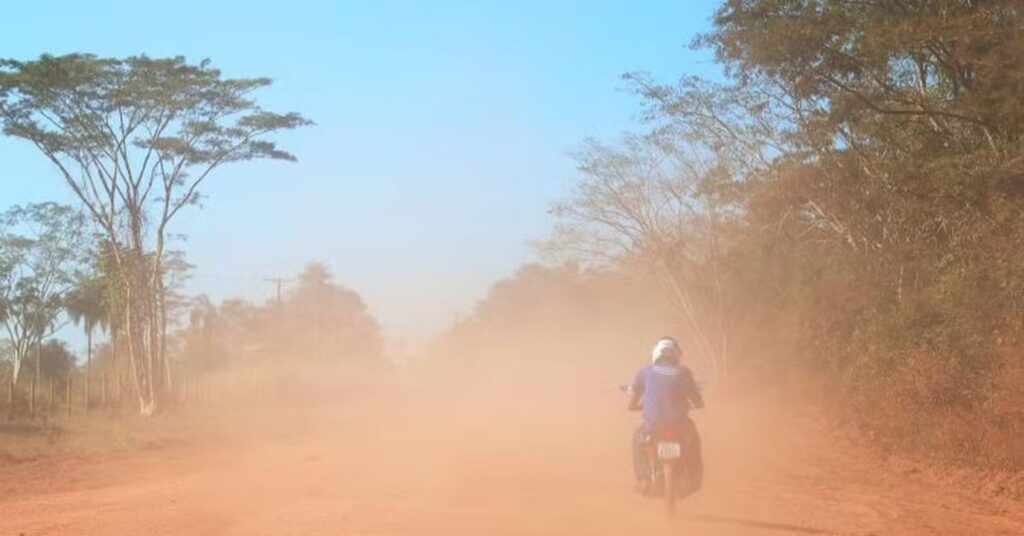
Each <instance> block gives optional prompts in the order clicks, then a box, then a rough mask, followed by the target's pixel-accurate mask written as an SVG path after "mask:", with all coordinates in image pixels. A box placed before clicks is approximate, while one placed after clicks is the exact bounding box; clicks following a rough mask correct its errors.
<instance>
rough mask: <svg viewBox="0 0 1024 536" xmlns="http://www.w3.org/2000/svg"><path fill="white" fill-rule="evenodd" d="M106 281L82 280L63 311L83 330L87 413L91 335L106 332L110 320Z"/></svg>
mask: <svg viewBox="0 0 1024 536" xmlns="http://www.w3.org/2000/svg"><path fill="white" fill-rule="evenodd" d="M108 296H109V292H108V286H107V280H106V279H105V278H103V277H100V276H93V277H88V278H85V279H82V280H81V281H80V282H79V283H78V285H77V286H76V287H75V289H74V290H73V291H72V292H71V293H70V294H69V295H68V296H67V298H66V301H65V303H64V309H65V311H67V314H68V318H70V319H71V321H72V322H74V323H75V324H80V325H81V326H82V327H83V328H84V330H85V338H86V344H87V348H88V350H87V353H86V362H85V363H86V364H85V410H86V411H87V412H88V411H89V379H90V377H91V373H92V334H93V331H95V330H96V328H97V327H98V328H100V329H101V330H106V329H107V327H108V322H109V319H110V315H109V307H108V304H109V300H108Z"/></svg>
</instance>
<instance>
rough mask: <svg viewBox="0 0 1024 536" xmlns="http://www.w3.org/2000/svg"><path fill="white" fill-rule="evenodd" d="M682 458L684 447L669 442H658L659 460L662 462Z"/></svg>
mask: <svg viewBox="0 0 1024 536" xmlns="http://www.w3.org/2000/svg"><path fill="white" fill-rule="evenodd" d="M680 456H682V447H681V446H680V445H679V443H673V442H668V441H659V442H658V459H661V460H675V459H676V458H679V457H680Z"/></svg>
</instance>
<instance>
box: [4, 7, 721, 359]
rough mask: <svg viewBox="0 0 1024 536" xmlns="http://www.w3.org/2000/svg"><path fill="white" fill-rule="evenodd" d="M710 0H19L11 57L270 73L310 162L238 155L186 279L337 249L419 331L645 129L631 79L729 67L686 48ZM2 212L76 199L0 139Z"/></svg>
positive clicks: (291, 136) (209, 193) (255, 295)
mask: <svg viewBox="0 0 1024 536" xmlns="http://www.w3.org/2000/svg"><path fill="white" fill-rule="evenodd" d="M717 3H718V2H717V1H715V0H674V1H671V0H657V1H655V0H651V1H637V2H623V1H621V0H607V1H606V0H588V1H576V0H568V1H559V2H554V1H548V2H543V1H518V2H516V1H507V2H487V1H434V2H416V1H412V0H409V1H380V2H374V1H301V0H293V1H290V2H273V3H267V5H261V3H259V2H221V1H211V0H206V1H202V2H199V1H192V0H187V1H176V2H159V3H154V2H139V1H137V0H135V1H130V2H128V1H107V2H102V1H96V2H79V1H70V0H68V1H64V2H54V1H49V2H47V1H40V0H35V1H27V0H25V1H23V0H14V1H13V2H6V3H5V10H4V11H5V13H4V17H5V19H6V21H5V22H6V24H5V25H4V26H5V28H4V32H3V33H0V56H5V57H14V58H19V59H28V58H33V57H36V56H38V55H39V54H41V53H52V54H61V53H68V52H90V53H94V54H97V55H101V56H127V55H133V54H139V53H145V54H147V55H150V56H154V57H161V56H171V55H184V56H186V57H187V58H189V59H190V60H196V61H198V60H199V59H202V58H210V59H211V60H212V61H213V62H214V65H215V66H217V67H219V68H220V69H222V70H223V71H224V73H225V75H226V76H229V77H244V76H268V77H270V78H273V79H274V85H273V86H272V87H270V88H268V89H266V90H265V91H263V92H262V93H261V94H260V95H259V98H260V100H261V101H262V102H263V104H264V105H265V106H266V107H267V108H270V109H273V110H275V111H298V112H301V113H303V114H305V115H307V116H309V117H310V118H311V119H313V120H314V121H316V123H317V125H316V126H314V127H312V128H307V129H304V130H302V131H298V132H294V133H288V134H287V135H284V136H280V137H279V138H278V139H279V141H280V143H281V145H282V146H283V147H284V148H286V149H288V150H290V151H291V152H293V153H294V154H295V155H296V156H297V157H298V158H299V162H298V163H295V164H289V163H277V162H255V163H246V164H243V165H239V166H235V167H231V168H224V169H222V170H220V172H219V173H217V174H216V175H215V176H213V177H212V178H211V180H210V181H209V182H208V183H207V186H206V188H205V190H204V193H205V195H206V199H205V201H204V206H203V208H202V209H199V210H193V211H191V212H188V213H185V214H183V215H182V216H181V217H180V219H179V220H177V222H176V225H175V228H174V231H175V232H180V233H184V234H186V235H188V239H187V240H186V241H183V242H178V243H177V244H175V247H176V248H177V249H183V250H185V251H186V253H187V255H188V257H189V259H190V261H191V262H192V263H194V264H195V265H196V266H197V269H196V276H195V278H194V279H193V280H192V282H191V283H190V288H189V289H188V290H189V291H190V292H192V293H206V294H209V295H210V296H212V297H214V298H218V299H219V298H224V297H230V296H242V297H246V298H249V299H251V300H255V301H258V302H261V301H263V300H265V299H267V298H269V297H271V296H272V292H273V288H272V285H271V284H270V283H267V282H265V281H264V280H263V278H265V277H271V276H278V275H281V276H288V275H289V274H294V273H296V272H297V271H299V270H300V269H301V267H302V265H303V264H305V263H306V262H308V261H314V260H315V261H323V262H325V263H327V264H328V265H330V266H331V268H332V270H333V272H334V274H335V276H336V278H337V279H338V280H339V281H340V282H342V283H344V284H346V285H348V286H350V287H352V288H354V289H356V290H357V291H359V292H360V293H362V294H363V296H364V298H365V299H366V301H367V303H368V304H369V306H370V308H371V309H372V311H373V312H374V313H375V314H376V315H377V316H378V318H380V320H381V321H382V323H383V324H384V326H385V329H386V331H387V334H388V335H389V336H391V337H395V338H412V339H419V338H421V337H423V336H425V335H428V334H429V333H431V332H432V331H434V330H437V329H439V328H441V327H443V326H444V325H445V324H447V323H448V322H450V321H451V319H452V318H453V317H454V315H456V314H458V313H459V312H465V311H468V310H469V309H471V308H472V306H473V304H474V303H475V301H476V300H478V299H479V298H481V297H482V296H483V295H484V293H485V292H486V291H487V288H488V287H489V286H490V284H491V283H492V282H493V281H495V280H496V279H498V278H501V277H504V276H506V275H508V274H510V273H511V272H513V271H514V270H515V268H516V266H518V265H519V264H521V263H523V262H525V261H529V260H531V259H532V258H533V254H532V252H531V250H530V248H529V246H528V241H530V240H532V239H536V238H539V237H543V236H544V235H545V233H546V232H547V230H548V228H549V224H550V220H549V219H548V217H547V214H546V210H547V207H548V206H549V205H550V203H551V202H552V201H554V200H555V199H556V198H558V196H559V195H560V194H561V193H562V192H564V191H565V189H566V187H567V185H568V184H569V182H570V181H571V179H572V177H573V165H572V161H571V159H570V158H569V156H568V155H569V153H570V152H571V151H572V150H573V149H574V148H575V147H576V146H577V145H578V144H579V143H580V141H581V140H582V139H583V138H585V137H588V136H591V137H604V138H609V137H614V136H616V135H618V133H620V132H622V131H625V130H629V129H633V128H636V127H637V124H636V115H637V110H638V107H637V102H636V100H635V98H634V97H633V96H631V95H629V94H628V93H626V92H624V91H623V87H622V83H621V82H620V76H621V75H622V74H623V73H625V72H628V71H647V72H650V73H651V74H652V75H653V76H655V77H656V78H658V79H660V80H664V81H671V80H673V79H675V78H677V77H678V76H680V75H682V74H684V73H689V74H704V75H711V76H713V75H714V74H715V73H716V72H717V70H716V68H715V66H714V65H713V63H712V61H711V59H710V57H709V55H708V54H706V53H703V52H694V51H692V50H689V49H688V47H687V45H688V43H689V41H690V40H691V39H692V38H693V36H694V35H696V34H697V33H699V32H701V31H704V30H706V29H707V27H708V24H709V19H710V16H711V13H712V11H713V10H714V7H715V5H716V4H717ZM0 162H2V163H3V164H2V165H0V208H5V207H7V206H9V205H12V204H20V203H26V202H33V201H41V200H47V199H57V200H63V201H67V202H71V201H72V198H71V197H70V194H69V193H68V192H67V191H66V190H65V188H64V187H63V185H62V184H61V182H60V179H59V177H58V176H57V175H56V173H55V171H54V170H53V169H51V167H50V165H49V164H48V162H47V161H46V160H45V159H44V158H43V157H42V156H41V155H39V154H37V153H36V152H35V151H34V150H33V149H32V148H31V147H29V146H28V145H27V144H25V143H23V142H20V141H17V140H13V139H3V138H0Z"/></svg>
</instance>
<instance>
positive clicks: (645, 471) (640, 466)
mask: <svg viewBox="0 0 1024 536" xmlns="http://www.w3.org/2000/svg"><path fill="white" fill-rule="evenodd" d="M646 442H647V431H646V430H644V427H643V426H641V427H639V428H637V429H636V430H635V431H634V432H633V472H634V475H635V476H636V482H637V484H638V485H649V484H650V481H651V467H650V460H649V459H648V458H647V445H646Z"/></svg>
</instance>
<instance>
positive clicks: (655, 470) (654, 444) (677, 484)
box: [619, 385, 692, 516]
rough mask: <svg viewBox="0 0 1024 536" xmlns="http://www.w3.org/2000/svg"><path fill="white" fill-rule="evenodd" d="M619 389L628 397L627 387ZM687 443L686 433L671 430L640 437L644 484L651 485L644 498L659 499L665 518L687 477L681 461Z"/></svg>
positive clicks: (629, 388) (630, 393) (684, 457)
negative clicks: (645, 473) (646, 474)
mask: <svg viewBox="0 0 1024 536" xmlns="http://www.w3.org/2000/svg"><path fill="white" fill-rule="evenodd" d="M619 390H620V391H622V392H623V393H625V394H626V395H627V396H631V395H632V387H631V386H629V385H620V386H619ZM691 441H692V438H691V437H690V436H689V434H687V433H685V431H683V430H679V429H675V428H674V427H663V428H660V429H655V430H651V431H650V432H648V433H647V435H646V437H644V452H645V453H646V456H647V467H648V468H649V469H650V471H651V475H650V477H649V478H648V482H650V483H651V485H652V488H651V490H650V492H649V493H648V496H650V497H659V496H661V497H663V499H664V501H665V510H666V512H667V513H668V515H669V516H673V515H675V512H676V503H677V502H678V501H679V498H680V497H679V495H680V488H681V485H682V483H683V482H685V481H686V478H687V475H686V464H685V463H684V461H685V460H686V459H687V458H686V457H687V454H688V453H687V449H688V448H690V447H691V445H690V442H691Z"/></svg>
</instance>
